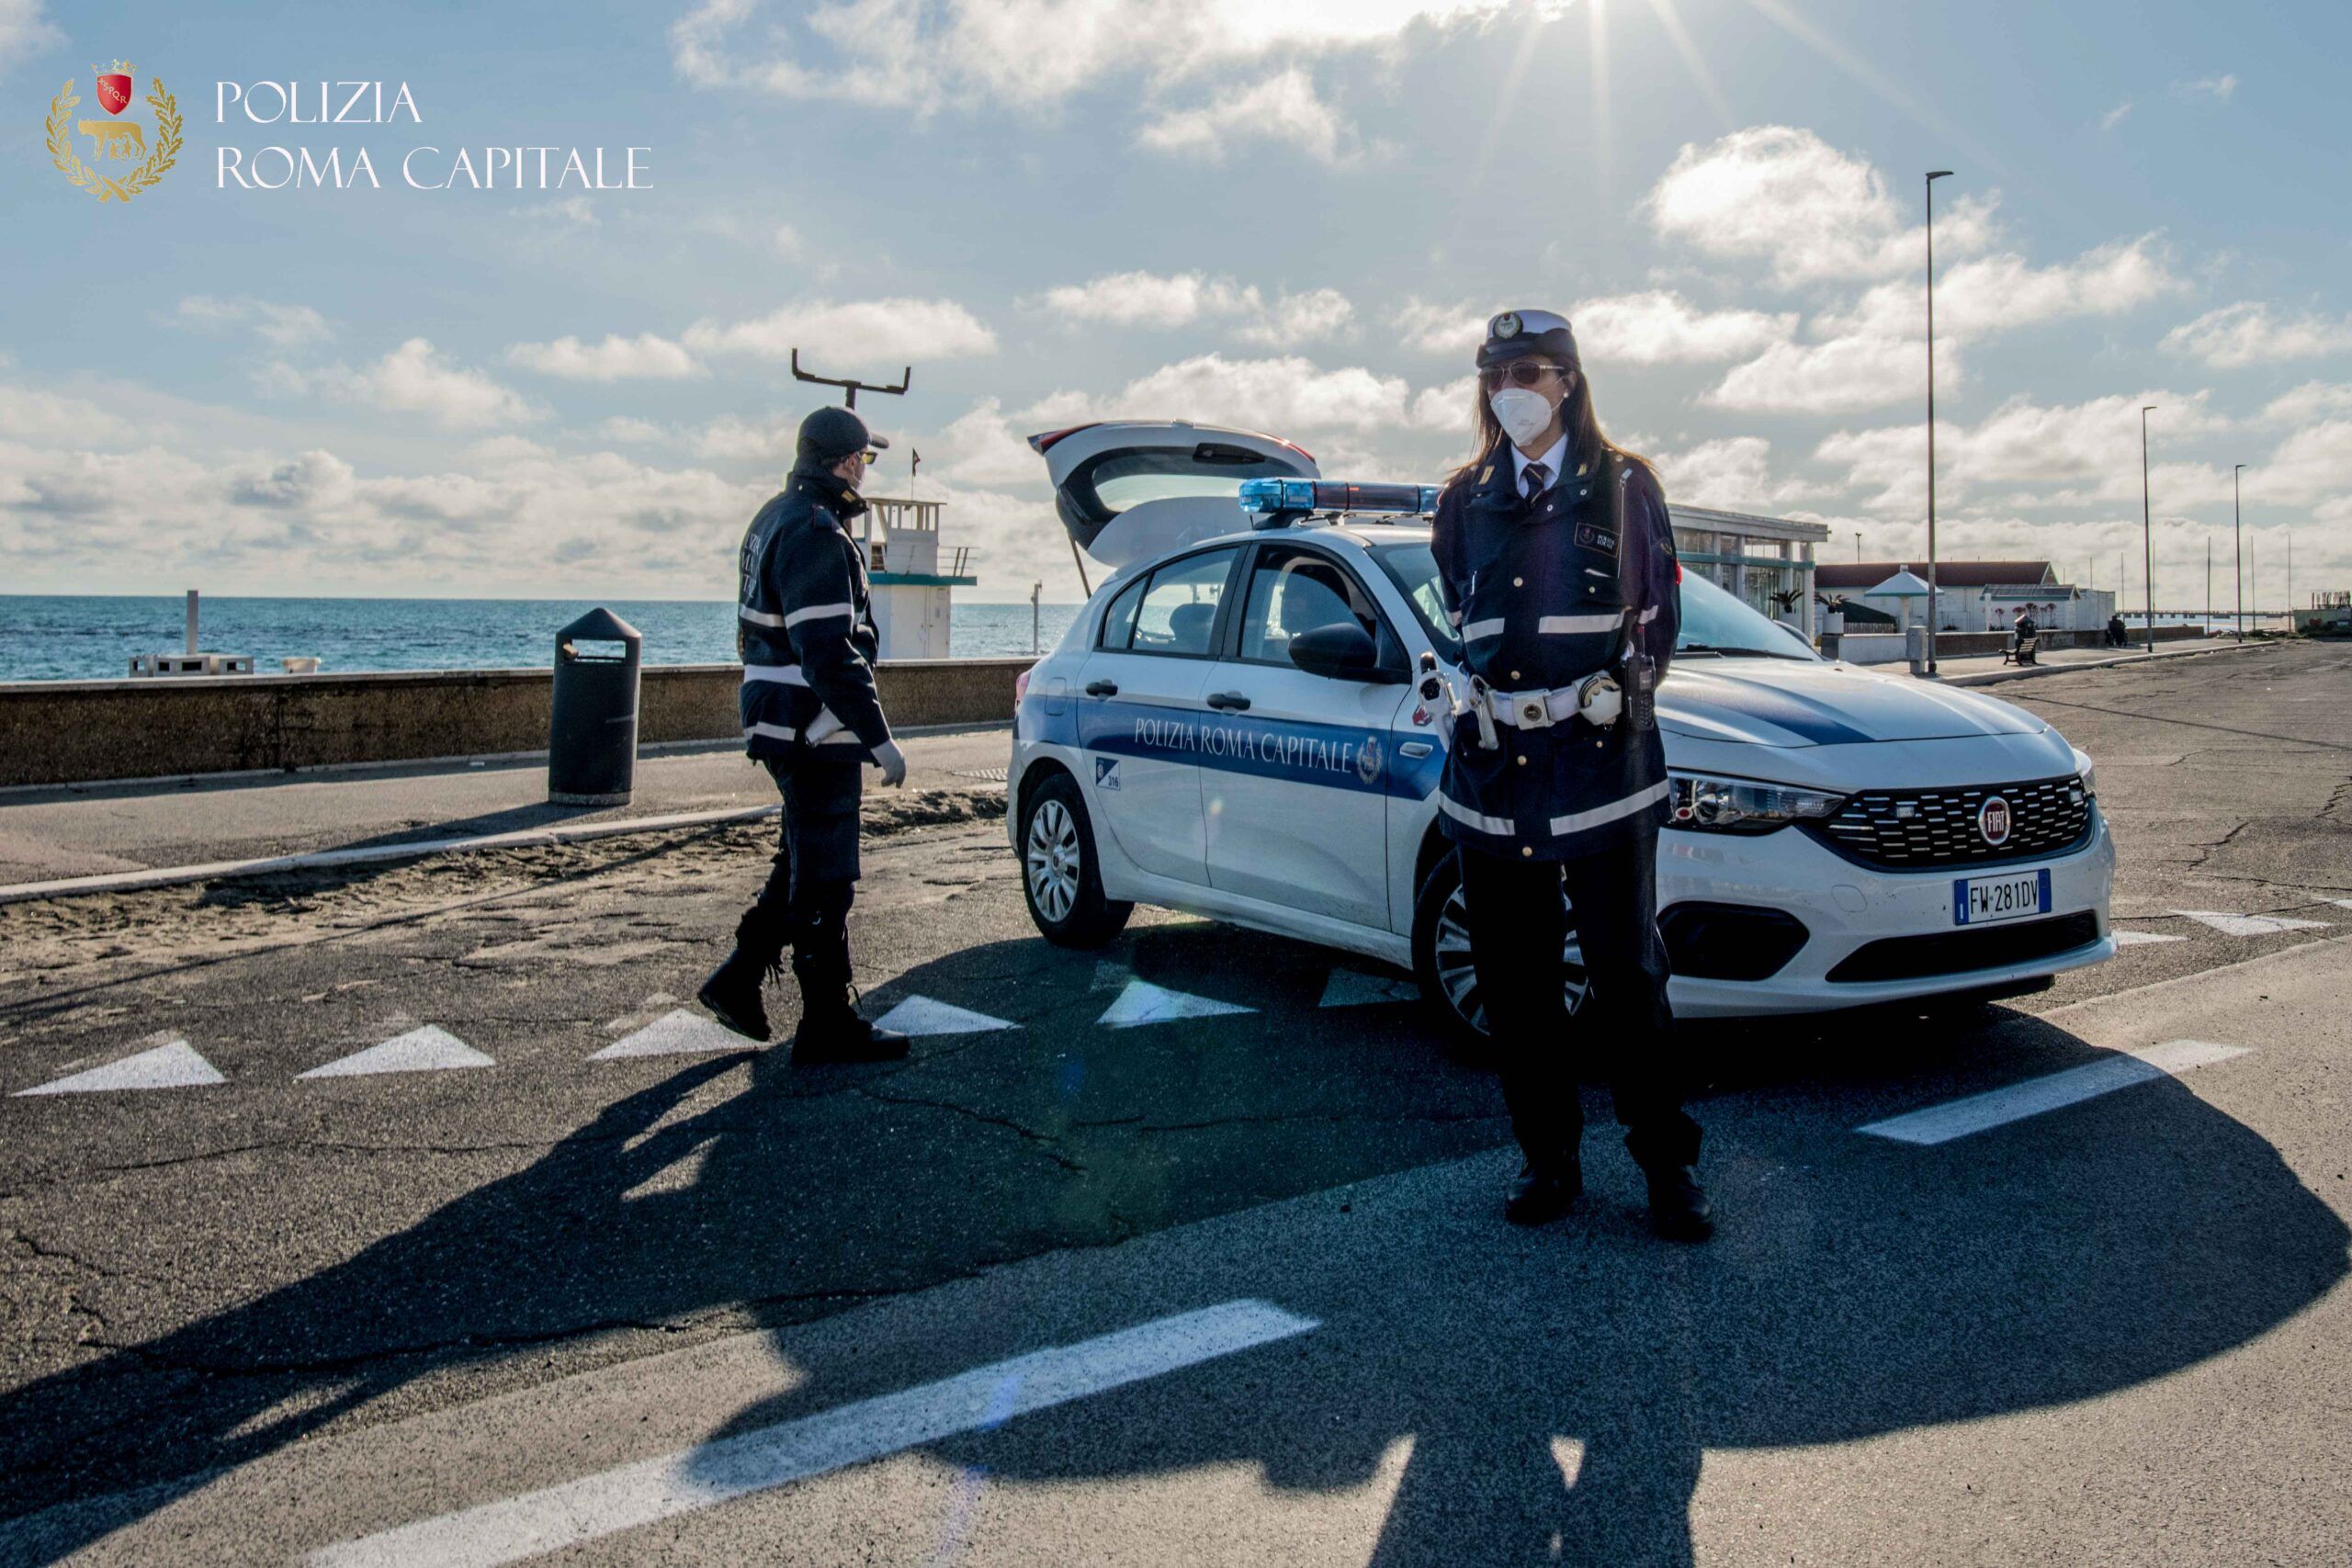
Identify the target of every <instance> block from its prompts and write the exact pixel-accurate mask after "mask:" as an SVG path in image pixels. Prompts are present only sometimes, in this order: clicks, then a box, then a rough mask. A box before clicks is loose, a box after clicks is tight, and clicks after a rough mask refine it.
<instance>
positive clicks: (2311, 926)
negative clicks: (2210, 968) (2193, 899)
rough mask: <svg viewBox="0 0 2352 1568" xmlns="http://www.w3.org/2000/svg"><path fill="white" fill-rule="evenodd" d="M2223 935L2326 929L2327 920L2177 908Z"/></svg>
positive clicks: (2253, 934)
mask: <svg viewBox="0 0 2352 1568" xmlns="http://www.w3.org/2000/svg"><path fill="white" fill-rule="evenodd" d="M2173 913H2174V914H2176V915H2186V916H2187V917H2188V919H2192V920H2195V921H2196V922H2197V923H2198V924H2199V925H2205V926H2211V927H2212V928H2213V929H2214V930H2215V931H2220V932H2221V933H2222V935H2223V936H2275V935H2276V934H2278V932H2280V931H2325V930H2326V929H2327V922H2326V921H2325V920H2305V919H2297V918H2296V917H2295V916H2292V915H2232V914H2227V913H2224V912H2223V911H2222V910H2220V909H2175V910H2174V911H2173Z"/></svg>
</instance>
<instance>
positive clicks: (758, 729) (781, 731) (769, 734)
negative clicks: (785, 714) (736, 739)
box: [743, 724, 800, 740]
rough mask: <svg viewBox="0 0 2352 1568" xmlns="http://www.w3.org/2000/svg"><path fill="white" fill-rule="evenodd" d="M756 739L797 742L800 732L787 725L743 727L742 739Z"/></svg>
mask: <svg viewBox="0 0 2352 1568" xmlns="http://www.w3.org/2000/svg"><path fill="white" fill-rule="evenodd" d="M758 738H765V739H769V740H797V739H799V738H800V732H799V731H798V730H797V729H794V728H791V727H790V726H789V725H783V724H747V725H745V726H744V727H743V739H746V740H751V739H758Z"/></svg>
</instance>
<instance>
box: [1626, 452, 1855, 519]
mask: <svg viewBox="0 0 2352 1568" xmlns="http://www.w3.org/2000/svg"><path fill="white" fill-rule="evenodd" d="M1771 457H1772V444H1771V443H1770V441H1767V440H1766V439H1764V437H1762V436H1760V435H1732V436H1724V437H1721V438H1719V439H1716V440H1713V441H1702V442H1700V443H1699V444H1698V445H1697V446H1693V447H1691V449H1690V450H1689V451H1686V452H1659V453H1657V454H1655V457H1654V460H1655V461H1656V463H1657V469H1658V475H1659V477H1660V479H1663V480H1664V481H1665V485H1666V493H1667V494H1668V496H1670V497H1671V498H1672V499H1674V500H1675V501H1678V502H1685V503H1687V504H1690V505H1692V506H1713V507H1720V508H1723V509H1724V510H1726V511H1731V512H1760V511H1764V510H1766V509H1768V508H1770V507H1777V506H1786V505H1788V504H1790V503H1791V502H1801V501H1810V500H1813V499H1815V498H1817V497H1820V496H1823V495H1826V494H1827V493H1829V492H1828V491H1826V489H1825V488H1824V487H1823V486H1821V485H1818V484H1815V483H1812V482H1810V481H1807V480H1804V479H1775V478H1774V477H1773V475H1772V468H1771Z"/></svg>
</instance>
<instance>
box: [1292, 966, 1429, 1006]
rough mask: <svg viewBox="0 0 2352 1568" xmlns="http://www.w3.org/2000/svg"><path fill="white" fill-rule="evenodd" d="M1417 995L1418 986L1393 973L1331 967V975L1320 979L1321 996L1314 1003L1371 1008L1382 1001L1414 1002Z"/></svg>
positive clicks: (1418, 993)
mask: <svg viewBox="0 0 2352 1568" xmlns="http://www.w3.org/2000/svg"><path fill="white" fill-rule="evenodd" d="M1420 994H1421V988H1420V987H1419V986H1417V985H1415V984H1414V983H1413V982H1412V981H1410V980H1400V979H1398V978H1397V977H1396V976H1393V975H1366V974H1363V973H1362V972H1361V971H1359V970H1354V969H1334V970H1332V971H1331V977H1330V978H1329V980H1326V981H1325V982H1323V999H1322V1000H1321V1001H1319V1002H1317V1003H1316V1004H1315V1005H1316V1006H1317V1007H1324V1008H1358V1007H1372V1006H1374V1005H1376V1004H1379V1003H1382V1002H1409V1001H1417V1000H1419V998H1420Z"/></svg>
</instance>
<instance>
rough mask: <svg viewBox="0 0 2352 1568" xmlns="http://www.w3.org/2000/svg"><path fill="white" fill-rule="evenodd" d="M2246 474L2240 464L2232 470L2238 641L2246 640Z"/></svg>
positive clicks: (2233, 619) (2231, 498) (2231, 495)
mask: <svg viewBox="0 0 2352 1568" xmlns="http://www.w3.org/2000/svg"><path fill="white" fill-rule="evenodd" d="M2244 472H2245V464H2244V463H2240V464H2239V465H2238V466H2237V467H2236V468H2232V469H2231V470H2230V542H2231V544H2232V545H2233V546H2234V547H2236V549H2237V555H2238V564H2237V590H2238V591H2237V601H2238V607H2237V613H2236V614H2235V615H2233V616H2232V617H2231V620H2230V624H2231V625H2232V626H2233V627H2235V628H2236V631H2237V640H2238V641H2240V642H2244V641H2245V508H2244V507H2243V506H2242V505H2241V504H2240V502H2239V501H2238V476H2239V475H2240V474H2242V473H2244Z"/></svg>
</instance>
